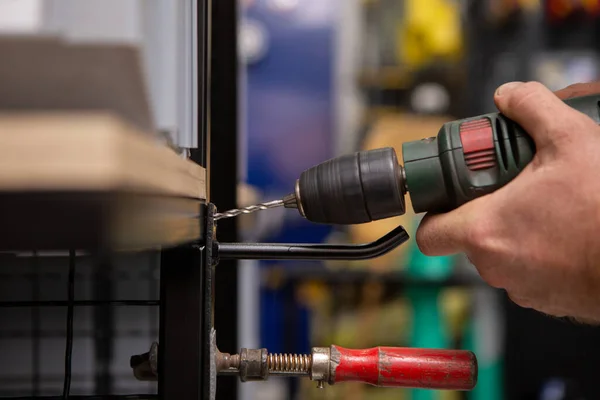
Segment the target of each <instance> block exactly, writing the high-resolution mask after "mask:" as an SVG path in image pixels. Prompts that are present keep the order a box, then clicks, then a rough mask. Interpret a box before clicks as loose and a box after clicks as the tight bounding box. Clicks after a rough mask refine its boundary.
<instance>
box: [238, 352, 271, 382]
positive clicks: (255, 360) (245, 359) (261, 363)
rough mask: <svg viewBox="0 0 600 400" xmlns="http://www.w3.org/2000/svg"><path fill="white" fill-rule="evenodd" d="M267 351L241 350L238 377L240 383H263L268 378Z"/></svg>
mask: <svg viewBox="0 0 600 400" xmlns="http://www.w3.org/2000/svg"><path fill="white" fill-rule="evenodd" d="M267 357H268V354H267V349H242V351H240V368H239V375H240V380H241V381H242V382H249V381H264V380H267V378H268V377H269V367H268V361H267V360H268V358H267Z"/></svg>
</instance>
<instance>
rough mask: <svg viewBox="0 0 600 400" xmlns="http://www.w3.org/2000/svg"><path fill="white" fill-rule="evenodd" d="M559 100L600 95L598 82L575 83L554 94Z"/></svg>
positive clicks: (599, 83)
mask: <svg viewBox="0 0 600 400" xmlns="http://www.w3.org/2000/svg"><path fill="white" fill-rule="evenodd" d="M554 94H555V95H556V96H558V98H559V99H561V100H567V99H571V98H573V97H579V96H589V95H592V94H600V82H590V83H576V84H574V85H570V86H567V87H566V88H564V89H561V90H558V91H556V92H554Z"/></svg>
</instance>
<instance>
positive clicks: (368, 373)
mask: <svg viewBox="0 0 600 400" xmlns="http://www.w3.org/2000/svg"><path fill="white" fill-rule="evenodd" d="M331 365H332V366H333V367H332V370H331V374H330V383H336V382H347V381H355V382H364V383H369V384H371V385H375V386H383V387H410V388H426V389H447V390H471V389H473V388H474V387H475V384H476V383H477V359H476V358H475V354H473V353H472V352H470V351H463V350H438V349H415V348H401V347H374V348H371V349H365V350H351V349H345V348H343V347H339V346H331Z"/></svg>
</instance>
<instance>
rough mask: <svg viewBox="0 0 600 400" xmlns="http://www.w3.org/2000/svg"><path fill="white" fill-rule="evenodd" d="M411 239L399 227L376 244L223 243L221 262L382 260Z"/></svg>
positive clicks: (219, 256) (220, 246) (220, 248)
mask: <svg viewBox="0 0 600 400" xmlns="http://www.w3.org/2000/svg"><path fill="white" fill-rule="evenodd" d="M408 239H409V236H408V233H407V232H406V230H404V228H403V227H401V226H399V227H397V228H396V229H394V230H392V231H391V232H389V233H388V234H386V235H385V236H383V237H381V238H379V239H377V240H376V241H374V242H371V243H367V244H361V245H326V244H280V243H219V244H218V245H217V247H216V248H217V257H218V258H220V259H228V258H233V259H247V260H364V259H369V258H374V257H378V256H381V255H383V254H385V253H387V252H389V251H391V250H393V249H395V248H396V247H398V246H399V245H401V244H402V243H404V242H406V241H407V240H408Z"/></svg>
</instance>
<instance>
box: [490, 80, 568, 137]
mask: <svg viewBox="0 0 600 400" xmlns="http://www.w3.org/2000/svg"><path fill="white" fill-rule="evenodd" d="M494 100H495V102H496V106H497V107H498V109H499V110H500V112H502V113H503V114H504V115H506V116H507V117H508V118H510V119H512V120H513V121H515V122H517V123H518V124H519V125H521V126H522V127H523V129H525V131H527V133H529V134H530V135H531V136H532V137H533V139H534V141H535V142H536V145H537V146H538V147H540V148H541V147H543V146H548V145H551V144H552V143H556V142H557V141H560V140H561V139H563V138H564V137H565V133H566V132H570V131H571V130H572V128H573V121H574V120H575V119H574V118H580V115H579V114H578V113H577V112H576V111H575V110H574V109H572V108H571V107H569V106H567V105H566V104H565V103H564V102H562V101H561V100H560V99H559V98H558V97H557V96H556V95H555V94H554V93H552V92H551V91H550V90H549V89H548V88H546V87H545V86H543V85H542V84H541V83H538V82H527V83H522V82H511V83H507V84H505V85H502V86H500V87H499V88H498V90H497V91H496V94H495V96H494Z"/></svg>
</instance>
